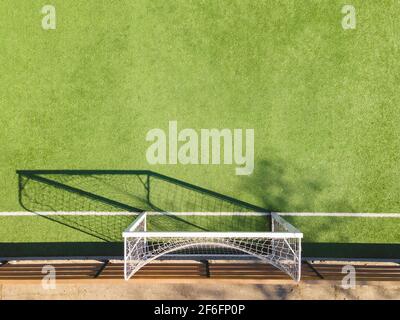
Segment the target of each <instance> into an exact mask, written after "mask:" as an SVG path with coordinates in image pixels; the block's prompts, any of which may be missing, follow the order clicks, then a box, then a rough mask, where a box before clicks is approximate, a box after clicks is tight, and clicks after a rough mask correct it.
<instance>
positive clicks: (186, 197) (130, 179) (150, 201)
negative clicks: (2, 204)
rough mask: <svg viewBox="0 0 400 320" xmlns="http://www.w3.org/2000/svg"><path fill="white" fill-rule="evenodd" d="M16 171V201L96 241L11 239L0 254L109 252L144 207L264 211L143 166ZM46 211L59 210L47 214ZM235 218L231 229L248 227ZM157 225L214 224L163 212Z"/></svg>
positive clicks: (221, 224) (208, 226)
mask: <svg viewBox="0 0 400 320" xmlns="http://www.w3.org/2000/svg"><path fill="white" fill-rule="evenodd" d="M17 173H18V176H19V201H20V204H21V206H22V207H23V208H24V209H25V210H27V211H30V212H34V213H36V214H38V215H39V216H41V217H43V218H44V219H49V220H51V221H53V222H54V223H60V224H62V225H64V226H67V227H69V228H73V229H75V230H78V231H79V232H82V233H85V234H87V235H90V236H92V237H94V238H96V239H98V241H99V242H98V243H99V244H98V245H94V244H93V243H88V244H86V243H84V244H80V243H77V244H76V245H74V244H73V243H74V242H71V243H72V244H71V243H70V242H68V243H65V242H60V243H46V244H43V245H41V244H33V243H29V244H27V243H14V244H7V245H5V246H3V247H2V246H0V256H5V255H9V254H10V253H11V256H14V255H15V254H14V253H13V252H12V251H13V250H12V249H10V248H12V247H13V246H14V247H15V250H14V251H15V252H24V253H27V254H28V255H32V253H33V252H39V253H40V255H43V256H45V255H54V254H55V255H63V256H67V255H74V256H81V255H88V253H90V252H91V250H87V249H86V247H85V246H88V247H89V248H93V250H94V251H96V253H95V255H108V254H109V252H114V251H115V243H122V232H123V231H124V230H125V229H126V228H127V227H128V226H129V225H130V224H131V223H132V222H133V221H134V219H135V218H136V216H137V214H139V213H140V212H143V211H161V212H245V211H265V210H264V209H263V208H260V207H256V206H253V205H251V204H249V203H245V202H242V201H239V200H237V199H234V198H230V197H227V196H225V195H222V194H219V193H217V192H213V191H211V190H207V189H204V188H201V187H198V186H195V185H192V184H189V183H187V182H184V181H181V180H177V179H174V178H171V177H167V176H164V175H161V174H158V173H155V172H152V171H146V170H35V171H26V170H25V171H18V172H17ZM48 212H51V213H53V214H54V213H57V212H58V213H59V214H57V215H47V214H46V213H48ZM93 213H102V214H101V215H99V214H93ZM104 213H106V214H104ZM121 213H124V214H123V215H121ZM126 213H129V215H126ZM238 219H239V218H237V219H236V220H235V224H236V227H237V226H241V227H243V226H245V227H246V226H247V225H248V224H246V223H244V222H245V221H238ZM246 221H247V220H246ZM253 221H255V220H254V219H253ZM228 222H229V221H227V220H226V219H225V220H220V221H219V224H218V227H221V228H222V230H225V229H226V230H227V231H228V229H229V227H230V226H229V225H228ZM160 223H161V224H162V225H161V226H160V225H157V228H158V231H169V230H170V229H171V228H172V227H177V226H179V228H181V229H182V230H186V229H189V230H192V229H196V230H197V229H198V230H205V231H208V230H213V228H215V225H214V226H213V225H212V223H211V222H207V221H206V219H196V221H194V220H193V219H191V218H182V216H180V217H174V216H169V217H165V216H164V218H163V219H159V220H158V224H160ZM262 223H263V227H264V228H265V225H269V223H268V221H262ZM224 224H227V225H224ZM235 230H241V229H235ZM216 231H218V230H216ZM71 241H73V239H71ZM108 244H109V247H108ZM35 246H36V247H37V248H36V249H35ZM57 246H58V248H57ZM24 248H26V249H24ZM120 248H121V249H120V252H119V255H122V254H123V250H122V247H121V246H120ZM47 250H49V252H48V254H46V251H47ZM102 251H103V253H101V252H102ZM54 252H56V253H54ZM62 252H65V253H64V254H62ZM22 255H24V254H22ZM35 255H36V254H35ZM92 255H93V254H92Z"/></svg>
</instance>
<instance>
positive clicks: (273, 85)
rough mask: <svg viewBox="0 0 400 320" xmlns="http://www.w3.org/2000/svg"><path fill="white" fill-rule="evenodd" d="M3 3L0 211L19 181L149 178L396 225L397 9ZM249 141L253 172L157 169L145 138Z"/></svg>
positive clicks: (367, 4) (317, 4)
mask: <svg viewBox="0 0 400 320" xmlns="http://www.w3.org/2000/svg"><path fill="white" fill-rule="evenodd" d="M346 3H347V2H345V1H332V0H324V1H320V0H318V1H258V0H257V1H250V0H244V1H243V0H235V1H225V0H220V1H212V0H208V1H200V0H196V1H188V0H180V1H175V0H171V1H164V0H155V1H140V0H139V1H127V0H125V1H98V0H89V1H84V2H82V1H78V0H69V1H60V0H54V1H53V2H52V4H53V5H55V7H56V13H57V29H56V30H53V31H44V30H42V28H41V19H42V16H43V15H42V14H41V13H40V9H41V8H42V6H43V5H45V4H48V3H47V2H45V1H25V0H16V1H15V0H13V1H11V0H4V1H2V2H1V5H0V15H1V17H2V27H1V30H2V31H1V34H2V38H1V47H2V54H1V56H0V87H1V88H2V90H1V92H2V93H1V100H0V101H1V102H0V104H1V111H2V114H1V117H0V136H1V139H2V144H1V152H0V176H1V179H0V209H1V211H14V210H19V209H20V207H19V205H18V203H17V190H16V177H15V170H16V169H38V168H50V169H64V168H79V169H84V168H86V169H99V168H113V169H137V168H141V169H146V168H150V169H152V170H154V171H159V172H162V173H165V174H167V175H171V176H174V177H177V178H181V179H183V180H186V181H189V182H192V183H194V184H197V185H201V186H204V187H206V188H210V189H213V190H216V191H219V192H221V193H224V194H227V195H231V196H233V197H236V198H240V199H243V200H246V201H248V202H251V203H254V204H259V205H262V206H264V207H269V208H272V209H275V210H279V211H328V212H329V211H345V212H346V211H354V212H371V211H373V212H398V211H400V209H399V207H400V202H399V201H400V200H399V199H400V197H399V194H400V184H399V181H400V170H399V169H400V165H399V163H400V162H399V149H400V139H399V136H400V126H399V125H398V123H400V113H399V112H398V106H399V103H400V99H399V98H400V93H399V90H397V87H398V83H399V74H400V64H399V62H398V55H399V47H398V43H399V41H400V34H399V30H400V20H399V19H398V17H399V16H400V7H399V6H398V3H397V2H396V1H384V2H376V1H372V0H368V1H353V2H352V4H353V5H354V6H355V7H356V10H357V29H356V30H347V31H345V30H343V29H342V27H341V18H342V16H343V15H342V14H341V8H342V6H343V5H344V4H346ZM170 120H177V121H178V127H179V128H180V129H183V128H186V127H188V128H194V129H201V128H221V129H222V128H231V129H233V128H254V130H255V158H256V163H255V171H254V173H253V175H252V176H249V177H247V176H236V175H235V171H234V168H235V166H234V165H225V166H224V165H220V166H218V165H169V166H168V165H164V166H163V165H158V166H150V165H149V164H148V163H147V161H146V158H145V152H146V149H147V147H148V146H149V143H148V142H146V141H145V136H146V133H147V131H148V130H150V129H152V128H162V129H166V128H167V126H168V121H170Z"/></svg>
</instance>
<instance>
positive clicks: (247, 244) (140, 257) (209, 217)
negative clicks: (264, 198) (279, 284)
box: [123, 212, 303, 281]
mask: <svg viewBox="0 0 400 320" xmlns="http://www.w3.org/2000/svg"><path fill="white" fill-rule="evenodd" d="M123 237H124V277H125V279H126V280H128V279H130V278H131V277H132V276H134V274H135V273H136V272H137V271H138V270H139V269H140V268H142V267H143V266H144V265H146V264H147V263H149V262H151V261H152V260H154V259H157V258H160V257H161V256H163V255H174V256H185V257H196V258H197V257H204V258H209V259H218V258H220V257H224V258H229V257H231V258H232V259H234V258H235V257H237V256H247V257H254V258H256V259H260V260H262V261H265V262H268V263H270V264H272V265H273V266H275V267H276V268H278V269H280V270H282V271H284V272H286V273H287V274H288V275H289V276H290V277H291V278H293V279H294V280H296V281H299V280H300V276H301V239H302V237H303V234H302V233H301V232H299V231H298V230H297V229H296V228H294V227H293V226H292V225H291V224H289V223H288V222H287V221H285V220H284V219H283V218H282V217H280V216H279V215H278V214H277V213H263V212H237V213H235V212H225V213H224V212H218V213H214V212H210V213H206V212H191V213H187V212H179V213H167V212H143V213H141V214H140V215H139V216H138V217H137V218H136V219H135V221H133V223H132V224H131V225H130V226H129V227H128V228H127V229H126V230H125V231H124V232H123Z"/></svg>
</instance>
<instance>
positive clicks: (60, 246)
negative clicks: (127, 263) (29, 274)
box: [0, 242, 124, 258]
mask: <svg viewBox="0 0 400 320" xmlns="http://www.w3.org/2000/svg"><path fill="white" fill-rule="evenodd" d="M123 250H124V248H123V243H122V242H30V243H0V257H2V258H7V257H20V258H21V257H47V258H51V257H68V256H70V257H72V256H74V257H88V258H90V257H100V256H113V257H121V258H122V257H123Z"/></svg>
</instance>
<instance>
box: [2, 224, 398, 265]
mask: <svg viewBox="0 0 400 320" xmlns="http://www.w3.org/2000/svg"><path fill="white" fill-rule="evenodd" d="M48 218H50V219H52V220H50V219H48ZM48 218H44V217H39V216H28V217H26V216H25V217H21V216H20V217H0V223H1V225H2V226H3V227H4V228H1V229H0V239H1V240H2V241H1V243H0V257H7V256H9V257H10V256H13V257H15V256H85V255H86V256H96V255H97V256H105V255H115V256H121V255H122V252H123V246H122V243H121V240H122V239H121V232H120V231H119V229H118V228H111V227H110V223H109V221H107V220H106V218H105V217H96V218H95V219H94V218H93V217H68V219H69V220H66V218H67V217H61V216H58V217H57V216H52V217H48ZM117 219H121V217H118V218H117ZM122 219H124V223H127V224H129V223H130V222H131V221H132V217H123V218H122ZM151 219H156V218H155V217H151ZM181 219H183V220H186V223H184V224H185V226H186V229H187V230H189V229H190V231H200V230H199V228H187V227H188V226H189V227H190V226H191V225H189V224H187V222H190V223H193V224H197V226H203V227H206V226H207V223H205V221H204V220H203V221H202V220H201V219H200V218H199V217H196V218H195V217H190V218H189V217H181ZM218 219H219V220H221V219H222V217H219V218H218ZM218 219H217V220H218ZM285 219H286V220H288V221H289V222H290V223H292V224H293V225H294V226H296V227H297V228H299V229H301V230H302V232H303V233H304V238H303V241H302V242H303V256H305V257H338V258H357V257H358V258H387V259H389V258H391V259H393V258H398V256H399V254H400V236H399V233H398V232H397V230H399V228H400V219H393V218H341V217H340V218H336V217H285ZM157 220H158V223H154V222H152V221H149V225H150V228H149V230H160V229H162V228H160V223H161V225H163V226H164V230H166V228H165V227H166V226H168V227H169V230H170V231H176V230H174V228H171V226H176V227H177V226H179V228H180V230H182V222H174V221H173V220H170V219H168V223H165V222H166V221H165V220H164V221H160V219H157ZM71 221H75V222H76V223H79V224H78V228H76V229H73V228H71V227H77V224H72V223H71ZM94 221H95V222H94ZM101 222H103V225H104V228H100V227H99V225H100V223H101ZM253 222H255V223H258V224H259V225H260V230H261V226H264V225H265V220H262V221H261V219H260V218H259V217H257V218H256V219H255V220H253ZM215 224H217V223H215ZM79 225H80V226H79ZM218 225H219V226H220V227H219V230H220V231H230V228H225V229H226V230H223V229H224V224H222V223H219V224H218ZM82 226H85V227H86V228H82ZM225 226H227V224H226V223H225ZM92 227H96V229H97V230H98V231H99V230H101V232H98V233H97V235H100V236H103V237H105V238H107V240H106V241H103V240H102V239H100V238H99V237H98V236H96V235H91V234H90V231H91V230H92ZM106 233H107V234H106Z"/></svg>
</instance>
